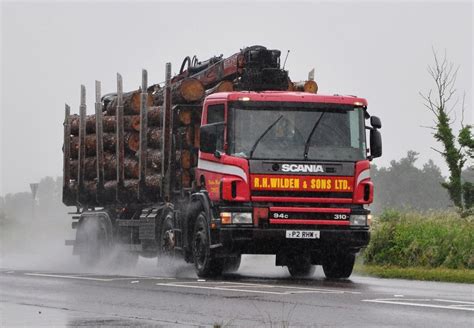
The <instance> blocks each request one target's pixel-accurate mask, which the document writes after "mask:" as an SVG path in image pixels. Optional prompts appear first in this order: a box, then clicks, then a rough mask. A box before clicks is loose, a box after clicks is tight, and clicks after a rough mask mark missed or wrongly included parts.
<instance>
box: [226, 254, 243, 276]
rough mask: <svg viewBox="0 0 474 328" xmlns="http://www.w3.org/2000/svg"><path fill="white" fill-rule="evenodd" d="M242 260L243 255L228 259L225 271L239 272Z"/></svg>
mask: <svg viewBox="0 0 474 328" xmlns="http://www.w3.org/2000/svg"><path fill="white" fill-rule="evenodd" d="M241 260H242V255H238V256H235V257H228V258H226V259H225V260H224V269H223V271H224V272H227V273H234V272H237V270H239V267H240V262H241Z"/></svg>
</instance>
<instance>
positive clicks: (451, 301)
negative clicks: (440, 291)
mask: <svg viewBox="0 0 474 328" xmlns="http://www.w3.org/2000/svg"><path fill="white" fill-rule="evenodd" d="M434 301H437V302H449V303H461V304H466V305H467V304H470V305H474V302H468V301H453V300H443V299H439V298H436V299H434Z"/></svg>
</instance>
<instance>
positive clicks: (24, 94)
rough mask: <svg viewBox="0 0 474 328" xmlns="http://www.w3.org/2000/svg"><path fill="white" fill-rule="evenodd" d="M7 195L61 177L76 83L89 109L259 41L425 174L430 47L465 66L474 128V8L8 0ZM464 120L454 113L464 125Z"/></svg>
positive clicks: (4, 43)
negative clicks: (118, 85) (344, 97)
mask: <svg viewBox="0 0 474 328" xmlns="http://www.w3.org/2000/svg"><path fill="white" fill-rule="evenodd" d="M1 10H2V13H1V17H2V19H1V21H2V22H1V62H2V65H1V70H2V71H1V114H0V115H1V116H0V123H1V134H0V145H1V149H0V150H1V152H0V171H1V175H0V186H1V189H0V195H5V194H6V193H10V192H19V191H25V190H29V186H28V184H29V183H30V182H36V181H39V180H40V179H41V178H42V177H45V176H60V175H61V174H62V151H61V146H62V142H63V140H62V138H63V136H62V133H63V129H62V122H63V119H64V103H65V102H67V103H68V104H70V105H71V106H72V109H73V111H74V112H77V111H78V105H79V91H80V84H85V85H86V87H87V90H88V99H87V103H88V112H89V113H91V112H92V111H93V99H92V95H93V92H94V91H93V85H94V80H96V79H97V80H100V81H102V83H103V91H104V92H111V91H114V88H115V74H116V72H120V73H121V74H122V75H123V77H124V87H125V89H126V90H132V89H135V88H137V87H138V85H139V84H140V81H141V80H140V70H141V69H142V68H146V69H148V72H149V78H150V83H156V82H161V81H163V80H164V67H165V63H166V62H168V61H169V62H171V63H172V65H173V71H174V72H176V71H178V70H179V65H180V64H181V61H182V59H183V58H184V57H185V56H188V55H189V56H192V55H197V56H198V57H199V58H200V59H201V60H204V59H207V58H208V57H211V56H213V55H219V54H224V56H230V55H232V54H233V53H235V52H237V51H239V49H240V48H242V47H245V46H251V45H255V44H260V45H264V46H267V47H269V48H276V49H280V50H282V53H283V54H285V53H286V50H288V49H290V50H291V52H290V55H289V58H288V61H287V64H286V67H287V68H288V69H289V71H290V76H291V77H292V79H293V80H303V79H305V78H306V77H307V74H308V71H310V70H311V69H312V68H313V67H314V68H315V69H316V80H317V82H318V84H319V93H322V94H334V93H337V94H350V95H358V96H360V97H364V98H367V99H368V102H369V112H370V113H371V114H373V115H377V116H379V117H380V118H381V119H382V123H383V128H382V131H381V132H382V134H383V142H384V155H383V157H382V158H381V159H377V160H376V161H375V163H376V164H377V165H382V166H388V165H389V163H390V161H391V160H393V159H399V158H401V157H403V156H404V155H405V154H406V152H407V151H408V150H415V151H417V152H419V153H420V160H419V163H418V164H419V165H420V166H421V164H423V163H424V162H426V161H427V160H428V159H430V158H431V159H433V160H434V161H435V163H436V164H437V165H439V166H440V167H441V168H442V170H443V173H444V174H447V171H446V166H445V165H444V163H443V161H442V159H441V157H440V156H439V155H438V154H437V153H436V152H434V151H433V150H432V149H431V147H437V145H436V143H435V142H434V141H433V138H432V136H431V134H430V133H431V132H430V131H429V130H428V129H425V128H422V127H421V126H427V125H432V121H433V117H432V116H431V114H430V113H429V112H428V111H427V110H426V109H425V108H424V107H423V104H422V99H421V98H420V96H419V95H418V92H419V91H428V90H429V89H430V88H432V87H433V83H432V81H431V80H430V78H429V76H428V74H427V72H426V68H427V65H428V64H431V63H432V62H433V55H432V47H434V49H436V50H437V51H439V52H440V53H441V54H442V53H443V52H444V51H445V50H446V51H447V54H448V57H449V59H450V60H451V61H452V62H454V63H455V64H456V65H459V67H460V68H459V73H458V79H457V84H456V86H457V89H458V90H459V96H462V93H463V92H466V102H465V105H466V109H467V112H466V118H465V120H466V122H470V123H472V118H473V111H472V93H473V92H472V89H473V88H472V87H473V82H472V81H473V80H472V77H473V74H472V73H473V65H472V58H473V57H472V56H473V28H472V27H473V26H472V19H473V5H472V2H470V1H468V2H460V3H452V2H446V3H440V2H416V3H407V2H382V3H367V2H336V3H324V2H310V1H306V2H300V3H294V2H291V3H290V2H289V1H288V2H257V3H249V2H242V1H235V2H226V3H222V2H198V1H193V2H192V3H185V2H174V3H167V2H142V3H137V2H134V1H130V2H120V3H114V2H102V3H97V2H92V1H91V2H77V3H67V2H42V3H35V2H30V3H28V2H24V3H14V2H2V4H1ZM459 118H460V112H458V122H459Z"/></svg>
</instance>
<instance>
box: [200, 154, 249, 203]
mask: <svg viewBox="0 0 474 328" xmlns="http://www.w3.org/2000/svg"><path fill="white" fill-rule="evenodd" d="M199 157H200V158H201V159H204V160H208V161H210V162H215V163H219V164H224V165H226V166H236V167H239V168H241V169H242V170H243V171H244V172H245V174H246V176H247V177H248V176H249V167H248V162H247V160H246V159H244V158H238V157H232V156H229V155H226V154H222V156H221V158H217V157H215V156H214V154H207V153H202V152H199ZM201 176H204V181H205V182H206V190H207V191H208V193H209V198H210V199H211V200H213V201H219V200H221V195H220V183H222V196H224V197H225V198H223V199H225V200H230V201H236V202H248V201H250V190H249V185H248V184H247V183H246V182H245V181H244V180H243V179H242V178H241V177H239V176H236V175H230V174H222V173H217V172H211V171H207V170H202V169H198V168H196V181H201V178H200V177H201ZM232 181H236V183H237V197H235V198H232V192H231V184H232Z"/></svg>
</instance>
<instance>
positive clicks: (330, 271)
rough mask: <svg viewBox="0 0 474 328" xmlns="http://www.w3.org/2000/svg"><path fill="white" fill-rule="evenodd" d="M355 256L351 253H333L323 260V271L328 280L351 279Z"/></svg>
mask: <svg viewBox="0 0 474 328" xmlns="http://www.w3.org/2000/svg"><path fill="white" fill-rule="evenodd" d="M354 262H355V254H354V253H350V252H338V253H332V254H329V255H327V256H326V257H325V259H324V260H323V270H324V274H325V275H326V278H330V279H345V278H349V276H350V275H351V273H352V269H353V268H354Z"/></svg>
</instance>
